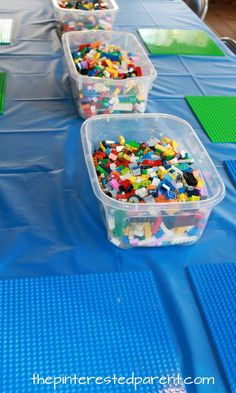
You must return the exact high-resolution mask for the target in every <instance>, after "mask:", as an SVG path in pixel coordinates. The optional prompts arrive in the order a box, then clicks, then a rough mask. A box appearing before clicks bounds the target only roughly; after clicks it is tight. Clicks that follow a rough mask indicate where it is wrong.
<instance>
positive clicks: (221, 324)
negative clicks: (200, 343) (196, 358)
mask: <svg viewBox="0 0 236 393" xmlns="http://www.w3.org/2000/svg"><path fill="white" fill-rule="evenodd" d="M188 271H189V274H190V280H191V283H192V285H193V288H194V292H195V294H196V297H197V300H198V303H199V306H200V309H201V312H202V314H203V317H204V320H205V322H206V325H207V328H208V331H209V333H210V336H211V339H212V343H213V346H214V348H215V350H216V353H217V356H218V360H219V362H220V364H221V367H222V369H223V371H224V375H225V378H226V382H227V384H228V386H229V389H230V390H229V391H230V392H232V393H235V392H236V373H235V364H236V312H235V311H236V309H235V305H236V263H235V264H234V263H232V264H230V263H225V264H206V265H192V266H189V267H188Z"/></svg>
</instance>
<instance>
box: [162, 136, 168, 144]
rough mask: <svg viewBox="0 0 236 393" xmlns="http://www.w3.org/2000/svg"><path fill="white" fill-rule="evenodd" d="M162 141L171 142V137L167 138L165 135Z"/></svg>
mask: <svg viewBox="0 0 236 393" xmlns="http://www.w3.org/2000/svg"><path fill="white" fill-rule="evenodd" d="M161 141H162V142H165V143H170V139H169V138H167V137H166V136H165V137H164V138H162V140H161Z"/></svg>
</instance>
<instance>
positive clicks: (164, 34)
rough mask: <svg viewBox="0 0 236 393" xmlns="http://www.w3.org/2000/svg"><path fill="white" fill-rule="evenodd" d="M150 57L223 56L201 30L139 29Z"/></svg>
mask: <svg viewBox="0 0 236 393" xmlns="http://www.w3.org/2000/svg"><path fill="white" fill-rule="evenodd" d="M138 32H139V34H140V36H141V38H142V40H143V42H144V44H145V45H146V47H147V49H148V51H149V53H150V55H193V56H224V52H223V51H222V50H221V49H220V48H219V47H218V45H217V44H216V43H215V42H214V41H213V40H212V38H211V37H210V36H209V35H208V34H207V32H205V31H203V30H177V29H139V30H138Z"/></svg>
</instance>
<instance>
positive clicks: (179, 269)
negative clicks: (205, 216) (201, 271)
mask: <svg viewBox="0 0 236 393" xmlns="http://www.w3.org/2000/svg"><path fill="white" fill-rule="evenodd" d="M118 4H119V6H120V13H119V15H118V17H117V24H116V29H119V30H127V31H131V32H135V31H136V29H137V28H138V27H139V28H140V27H155V26H157V27H160V28H187V29H188V28H189V29H192V28H195V29H198V28H200V29H205V30H207V31H208V32H209V34H210V35H211V36H212V37H213V38H214V39H216V37H215V36H214V34H213V33H212V32H211V31H210V30H209V29H208V28H207V27H206V26H205V25H204V24H203V23H202V22H201V21H200V19H198V17H197V16H196V15H194V14H193V13H192V12H191V11H190V9H189V8H188V7H187V6H186V5H185V4H184V3H183V2H182V1H180V0H173V1H171V0H170V1H165V0H146V1H145V0H136V1H135V2H134V1H129V2H128V1H126V0H118ZM0 15H1V17H9V18H14V32H13V35H14V37H13V45H11V46H10V47H4V46H1V47H0V56H1V57H0V58H1V62H0V67H1V70H2V71H7V72H8V74H9V75H8V85H7V101H6V107H5V114H4V116H2V117H1V118H0V132H1V133H0V137H1V143H0V203H1V212H0V277H1V278H9V277H11V278H14V277H36V276H45V275H47V276H50V275H60V274H63V275H65V274H80V273H94V272H114V271H118V272H122V271H137V270H147V269H149V270H151V271H152V273H153V275H154V278H155V282H156V285H157V287H158V289H159V292H160V294H161V298H162V301H163V304H164V307H165V309H166V313H167V317H168V319H169V321H170V323H171V324H172V327H173V335H174V338H175V341H176V345H177V348H178V349H179V357H180V363H181V366H182V370H183V374H184V375H185V376H189V375H193V376H204V375H206V376H215V379H216V385H215V386H209V387H206V386H195V387H194V388H193V387H192V386H190V389H189V392H197V393H201V392H203V393H213V392H214V393H226V388H225V386H224V382H223V379H222V377H221V372H220V370H219V368H218V366H217V363H216V360H215V357H214V353H213V350H212V347H211V345H210V342H209V339H208V336H207V333H206V330H205V328H204V325H203V322H202V319H201V317H200V313H199V310H198V308H197V305H196V302H195V300H194V298H193V294H192V291H191V288H190V285H189V281H188V278H187V275H186V270H185V267H186V266H187V265H189V264H196V263H206V262H207V263H216V262H220V263H225V262H235V253H236V242H235V203H236V192H235V189H234V188H233V185H232V184H231V182H230V180H229V178H228V176H227V175H226V173H225V170H224V168H223V165H222V161H223V160H224V159H232V158H235V152H236V145H235V144H213V143H211V142H210V141H209V139H208V137H207V136H206V134H205V133H204V132H203V130H202V129H201V127H200V125H199V123H198V122H197V120H196V119H195V117H194V115H193V114H192V112H191V111H190V109H189V108H188V105H187V104H186V102H185V100H184V96H185V95H197V94H206V95H207V94H212V95H213V94H218V95H224V94H227V95H235V94H236V57H235V56H233V55H232V54H231V53H230V51H229V50H228V49H227V48H226V47H224V45H223V44H221V43H220V42H219V41H218V39H216V40H217V41H218V43H219V45H220V46H221V47H222V48H223V49H224V51H225V53H226V54H227V57H225V58H200V57H196V58H195V57H187V56H185V57H175V56H169V57H158V58H155V59H153V63H154V65H155V67H156V68H157V71H158V78H157V79H156V81H155V83H154V87H153V90H152V92H151V94H150V97H149V101H148V112H163V113H171V114H174V115H177V116H180V117H182V118H183V119H185V120H187V121H188V122H189V123H190V124H191V125H192V126H193V127H194V129H195V131H196V132H197V134H198V136H199V137H200V139H201V141H202V142H203V144H204V145H205V147H206V149H207V150H208V152H209V154H210V156H211V157H212V159H213V161H214V163H215V165H216V166H217V168H218V170H219V172H220V174H221V175H222V177H223V179H224V181H225V185H226V191H227V193H226V197H225V199H224V201H223V202H222V203H221V204H220V205H218V206H217V207H216V208H215V209H214V211H213V213H212V215H211V217H210V220H209V223H208V225H207V228H206V230H205V233H204V235H203V237H202V238H201V239H200V241H199V242H198V243H197V244H195V245H193V246H190V247H183V246H180V247H166V248H160V249H130V250H121V249H118V248H116V247H115V246H113V245H112V244H111V243H109V241H108V240H107V236H106V232H105V228H104V225H103V221H102V218H101V215H100V212H99V209H98V202H97V200H96V198H95V196H94V195H93V192H92V189H91V186H90V183H89V180H88V176H87V172H86V167H85V162H84V159H83V153H82V147H81V140H80V126H81V124H82V120H81V119H80V118H79V117H78V115H77V112H76V108H75V105H74V101H73V98H72V95H71V90H70V84H69V79H68V76H67V75H65V74H64V72H65V70H64V66H63V52H62V48H61V43H60V39H59V38H58V35H57V32H56V28H55V22H54V19H53V11H52V6H51V3H50V0H44V1H42V0H41V1H39V0H31V1H30V2H29V1H28V0H19V1H18V2H16V1H15V0H2V1H1V9H0Z"/></svg>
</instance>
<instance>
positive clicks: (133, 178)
mask: <svg viewBox="0 0 236 393" xmlns="http://www.w3.org/2000/svg"><path fill="white" fill-rule="evenodd" d="M129 181H130V183H132V184H134V183H136V177H135V176H130V178H129Z"/></svg>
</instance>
